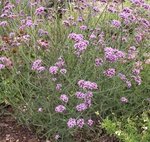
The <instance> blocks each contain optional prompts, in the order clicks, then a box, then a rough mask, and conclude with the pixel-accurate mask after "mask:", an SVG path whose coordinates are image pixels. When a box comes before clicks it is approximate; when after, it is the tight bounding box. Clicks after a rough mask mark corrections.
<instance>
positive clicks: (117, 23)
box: [111, 20, 121, 28]
mask: <svg viewBox="0 0 150 142" xmlns="http://www.w3.org/2000/svg"><path fill="white" fill-rule="evenodd" d="M111 24H112V25H113V26H114V27H116V28H119V27H120V26H121V22H120V21H118V20H113V21H112V22H111Z"/></svg>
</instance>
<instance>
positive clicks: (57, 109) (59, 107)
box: [55, 105, 66, 113]
mask: <svg viewBox="0 0 150 142" xmlns="http://www.w3.org/2000/svg"><path fill="white" fill-rule="evenodd" d="M65 110H66V108H65V107H64V106H63V105H58V106H57V107H56V108H55V111H56V112H58V113H62V112H64V111H65Z"/></svg>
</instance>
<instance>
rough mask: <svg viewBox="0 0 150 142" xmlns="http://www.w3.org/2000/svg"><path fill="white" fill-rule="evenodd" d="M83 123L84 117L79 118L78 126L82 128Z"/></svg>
mask: <svg viewBox="0 0 150 142" xmlns="http://www.w3.org/2000/svg"><path fill="white" fill-rule="evenodd" d="M83 125H84V119H78V120H77V126H78V127H79V128H82V127H83Z"/></svg>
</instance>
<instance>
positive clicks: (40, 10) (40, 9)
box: [35, 6, 45, 15]
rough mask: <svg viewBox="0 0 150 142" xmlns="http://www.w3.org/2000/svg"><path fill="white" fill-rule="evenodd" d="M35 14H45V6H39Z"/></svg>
mask: <svg viewBox="0 0 150 142" xmlns="http://www.w3.org/2000/svg"><path fill="white" fill-rule="evenodd" d="M35 14H36V15H43V14H45V7H42V6H41V7H39V8H37V9H36V11H35Z"/></svg>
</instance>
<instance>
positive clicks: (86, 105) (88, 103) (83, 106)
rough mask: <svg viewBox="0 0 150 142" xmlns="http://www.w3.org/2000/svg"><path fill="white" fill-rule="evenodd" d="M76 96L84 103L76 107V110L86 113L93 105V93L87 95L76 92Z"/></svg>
mask: <svg viewBox="0 0 150 142" xmlns="http://www.w3.org/2000/svg"><path fill="white" fill-rule="evenodd" d="M75 96H76V97H77V98H78V99H82V100H83V101H84V102H83V103H80V104H78V105H77V106H76V110H77V111H79V112H80V111H84V110H86V109H88V108H89V107H91V104H92V97H93V93H92V92H89V91H88V92H87V93H82V92H76V93H75Z"/></svg>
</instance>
